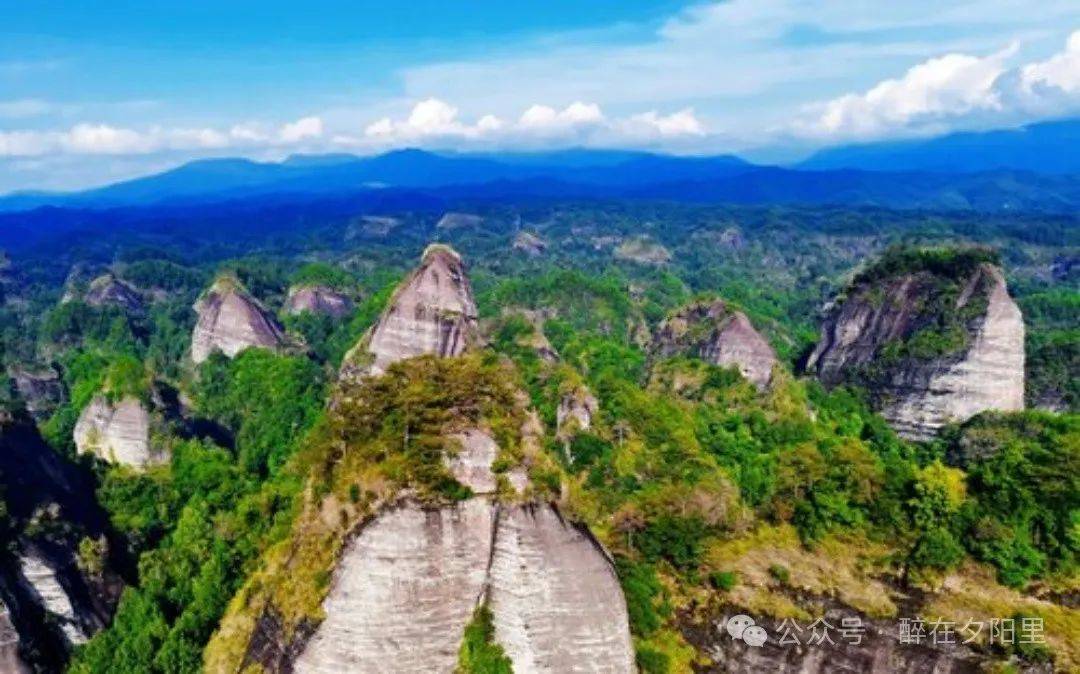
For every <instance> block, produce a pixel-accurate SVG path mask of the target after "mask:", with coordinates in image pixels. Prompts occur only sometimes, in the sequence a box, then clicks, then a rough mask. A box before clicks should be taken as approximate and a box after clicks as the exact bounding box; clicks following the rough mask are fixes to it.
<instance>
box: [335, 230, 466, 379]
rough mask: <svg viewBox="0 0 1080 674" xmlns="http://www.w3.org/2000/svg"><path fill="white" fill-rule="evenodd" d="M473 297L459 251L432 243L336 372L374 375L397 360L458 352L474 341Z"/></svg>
mask: <svg viewBox="0 0 1080 674" xmlns="http://www.w3.org/2000/svg"><path fill="white" fill-rule="evenodd" d="M476 330H477V314H476V302H475V301H474V299H473V293H472V286H471V285H470V283H469V277H468V275H467V273H466V270H465V263H464V262H463V261H462V259H461V256H460V255H458V253H457V252H456V251H454V249H452V248H450V247H449V246H444V245H441V244H432V245H430V246H428V247H427V250H425V251H424V255H423V257H422V259H421V261H420V266H419V267H417V268H416V270H414V271H413V272H412V274H410V275H409V277H408V278H407V279H406V280H405V281H404V282H403V283H402V284H401V285H400V286H398V289H397V291H396V292H395V293H394V296H393V297H392V298H391V300H390V304H389V306H387V308H386V310H385V311H384V312H383V314H382V316H380V317H379V320H378V322H376V323H375V325H374V326H372V328H371V330H370V331H369V332H368V334H367V335H365V336H364V338H363V339H362V340H360V342H359V343H358V344H357V345H356V346H355V347H353V349H352V350H351V351H350V352H349V353H348V354H347V355H346V356H345V362H344V364H343V365H342V376H344V377H348V376H356V375H359V374H364V373H367V374H374V375H379V374H382V373H383V372H385V371H386V368H387V367H389V366H390V365H391V364H393V363H396V362H397V361H399V360H404V359H406V358H414V357H416V356H421V355H424V354H434V355H437V356H440V357H452V356H459V355H461V354H462V353H463V352H464V351H465V349H466V348H468V347H469V346H471V345H473V344H475V343H476V340H477V336H476Z"/></svg>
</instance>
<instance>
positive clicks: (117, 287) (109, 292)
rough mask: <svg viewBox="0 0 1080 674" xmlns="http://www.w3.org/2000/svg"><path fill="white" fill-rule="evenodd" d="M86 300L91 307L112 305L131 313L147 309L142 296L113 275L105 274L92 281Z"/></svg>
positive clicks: (87, 290)
mask: <svg viewBox="0 0 1080 674" xmlns="http://www.w3.org/2000/svg"><path fill="white" fill-rule="evenodd" d="M84 299H85V301H86V303H87V304H89V305H91V306H102V305H106V304H111V305H114V306H118V307H120V308H122V309H124V310H125V311H127V312H129V313H138V312H141V311H143V309H144V308H145V305H144V301H143V297H142V294H140V293H139V291H138V290H136V289H135V288H134V287H133V286H132V285H131V284H129V283H127V282H126V281H122V280H121V279H118V278H117V277H115V276H113V275H112V274H103V275H102V276H99V277H97V278H95V279H94V280H93V281H91V282H90V286H89V287H88V288H87V289H86V295H85V296H84Z"/></svg>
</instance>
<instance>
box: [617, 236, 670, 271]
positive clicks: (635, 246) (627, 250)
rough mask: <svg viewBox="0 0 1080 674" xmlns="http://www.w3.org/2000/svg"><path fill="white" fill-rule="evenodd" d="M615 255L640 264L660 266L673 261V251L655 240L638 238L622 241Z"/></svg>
mask: <svg viewBox="0 0 1080 674" xmlns="http://www.w3.org/2000/svg"><path fill="white" fill-rule="evenodd" d="M615 257H616V258H618V259H620V260H629V261H631V262H637V263H639V264H645V265H651V266H660V265H665V264H667V263H668V262H670V261H671V251H669V250H668V249H667V248H665V247H664V246H662V245H660V244H659V243H656V242H655V241H650V240H648V239H643V238H638V239H631V240H629V241H624V242H623V243H621V244H620V245H619V247H618V248H616V249H615Z"/></svg>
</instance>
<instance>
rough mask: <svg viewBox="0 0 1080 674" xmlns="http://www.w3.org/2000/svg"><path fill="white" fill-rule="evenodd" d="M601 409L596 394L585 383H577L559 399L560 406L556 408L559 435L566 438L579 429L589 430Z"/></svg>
mask: <svg viewBox="0 0 1080 674" xmlns="http://www.w3.org/2000/svg"><path fill="white" fill-rule="evenodd" d="M599 409H600V403H599V401H597V400H596V396H594V395H593V394H592V392H591V391H589V389H588V388H587V387H586V386H585V384H583V383H579V384H577V385H576V386H574V387H573V388H572V389H570V390H569V391H567V392H566V393H565V394H563V396H562V397H561V398H560V399H559V407H558V408H557V409H556V410H555V419H556V424H557V427H558V436H559V437H560V438H566V437H569V436H572V435H573V434H574V433H576V432H577V431H587V430H589V429H590V428H591V427H592V422H593V417H595V416H596V413H597V411H598V410H599Z"/></svg>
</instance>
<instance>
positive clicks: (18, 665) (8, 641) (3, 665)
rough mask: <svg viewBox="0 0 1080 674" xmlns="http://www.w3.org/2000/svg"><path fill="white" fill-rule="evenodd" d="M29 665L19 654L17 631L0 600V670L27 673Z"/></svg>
mask: <svg viewBox="0 0 1080 674" xmlns="http://www.w3.org/2000/svg"><path fill="white" fill-rule="evenodd" d="M30 671H31V670H30V666H29V665H28V664H27V663H26V661H25V660H23V658H22V656H20V655H19V633H18V632H16V631H15V625H14V624H13V623H12V622H11V612H10V611H9V610H8V607H7V606H6V605H5V604H3V602H0V672H5V674H29V672H30Z"/></svg>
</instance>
